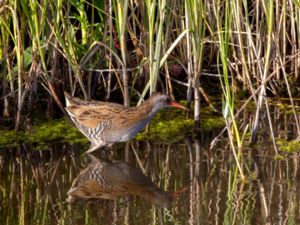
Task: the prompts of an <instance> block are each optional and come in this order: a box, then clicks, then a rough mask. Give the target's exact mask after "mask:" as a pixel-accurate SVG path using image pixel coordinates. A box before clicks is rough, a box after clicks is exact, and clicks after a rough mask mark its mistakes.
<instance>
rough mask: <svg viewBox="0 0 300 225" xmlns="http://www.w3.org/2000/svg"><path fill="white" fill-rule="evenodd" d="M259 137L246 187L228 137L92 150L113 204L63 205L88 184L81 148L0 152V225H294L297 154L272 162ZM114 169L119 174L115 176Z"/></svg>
mask: <svg viewBox="0 0 300 225" xmlns="http://www.w3.org/2000/svg"><path fill="white" fill-rule="evenodd" d="M273 119H274V121H273V122H276V121H275V120H278V121H282V123H280V124H276V127H277V129H274V130H275V133H276V135H277V136H279V135H281V136H284V137H286V136H291V131H293V129H294V128H293V124H290V123H286V121H289V120H288V119H287V118H286V119H283V118H282V117H280V116H279V117H275V116H274V118H273ZM285 123H286V124H285ZM266 134H268V131H265V133H262V134H260V138H259V141H260V142H259V143H258V145H257V146H256V147H252V148H250V147H248V148H245V149H243V165H242V166H243V168H244V172H245V174H247V175H248V176H247V179H246V180H245V181H242V180H240V179H239V178H238V177H237V178H235V174H236V164H235V161H234V158H233V155H232V152H231V150H230V148H229V144H228V143H229V142H228V140H227V139H223V140H221V141H220V142H219V143H218V144H217V145H216V146H215V147H214V148H213V149H210V148H209V144H210V141H211V138H210V137H214V136H215V134H203V135H202V137H201V140H194V139H192V138H187V139H186V140H182V142H181V143H178V144H172V145H171V144H167V143H150V142H140V143H134V142H133V143H132V144H131V145H129V144H128V145H127V146H124V145H115V147H114V148H115V149H114V151H113V154H108V153H101V152H100V151H98V152H96V153H95V154H94V156H95V157H97V158H99V159H100V160H103V162H104V161H105V160H104V158H105V159H106V160H108V162H110V161H109V160H112V162H110V164H109V165H110V167H109V168H108V167H107V168H108V169H106V170H105V171H106V172H105V173H106V175H107V174H108V177H110V179H111V180H110V181H109V183H110V184H113V185H114V187H117V189H116V188H114V187H111V186H112V185H111V186H109V185H107V187H106V190H104V191H106V192H107V195H106V198H111V197H115V199H114V200H110V199H100V200H93V201H88V202H85V201H83V199H79V200H78V199H77V201H75V202H74V203H70V202H68V201H67V199H68V198H69V199H70V196H68V192H69V191H70V189H71V187H72V185H73V187H74V185H75V186H76V185H77V186H78V185H80V182H86V181H88V182H90V180H89V179H90V178H93V176H91V177H88V176H85V177H83V178H82V177H80V176H83V174H82V173H81V175H80V171H82V170H83V169H85V168H87V167H88V166H91V164H90V162H91V159H90V157H88V156H86V155H84V154H82V153H83V152H84V150H86V149H85V148H87V147H82V146H76V145H67V144H66V145H63V144H51V145H49V149H48V150H46V151H31V150H30V148H29V147H28V146H22V145H21V146H19V148H17V149H2V150H1V152H0V202H1V204H0V224H45V225H46V224H51V225H52V224H72V225H75V224H143V225H144V224H239V225H240V224H300V208H299V203H300V187H299V184H300V183H299V182H300V177H299V176H300V174H299V154H298V153H291V154H287V155H286V157H284V158H283V159H282V160H275V159H274V155H275V153H274V148H273V145H272V142H270V140H269V138H266V137H265V136H268V135H266ZM101 162H102V161H101ZM105 162H106V161H105ZM118 162H120V163H121V164H120V166H116V164H118ZM101 165H102V166H103V164H101ZM92 168H93V167H92ZM120 168H125V169H124V171H125V174H122V176H120V177H118V175H117V174H118V173H122V171H123V170H122V169H120ZM126 168H127V169H126ZM128 168H129V169H128ZM126 171H130V172H128V173H127V172H126ZM142 172H144V174H145V175H146V177H143V175H141V174H142ZM93 173H94V175H95V174H96V172H95V171H94V172H93ZM99 173H100V172H99ZM95 176H96V175H95ZM95 176H94V177H95ZM111 177H115V178H114V179H113V178H111ZM128 177H129V178H128ZM74 179H77V183H76V182H74ZM79 180H80V182H79ZM73 182H74V183H73ZM118 182H119V183H118ZM152 182H153V183H152ZM154 185H155V186H154ZM88 187H90V186H88ZM118 188H119V189H118ZM158 188H160V189H158ZM109 190H111V192H113V193H111V192H109ZM83 193H84V194H85V195H87V194H88V191H83ZM92 193H94V192H92ZM153 193H154V194H153ZM157 193H158V194H157ZM160 194H161V195H160ZM81 196H83V195H81ZM107 196H108V197H107ZM169 197H170V198H171V199H172V200H170V199H169Z"/></svg>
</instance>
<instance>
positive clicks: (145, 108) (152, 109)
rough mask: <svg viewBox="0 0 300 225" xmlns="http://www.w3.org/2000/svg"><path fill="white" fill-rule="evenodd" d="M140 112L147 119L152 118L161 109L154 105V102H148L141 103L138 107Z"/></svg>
mask: <svg viewBox="0 0 300 225" xmlns="http://www.w3.org/2000/svg"><path fill="white" fill-rule="evenodd" d="M139 107H140V112H141V113H142V114H145V115H147V117H150V118H152V117H153V116H155V114H156V113H157V112H158V111H159V110H160V109H161V107H160V105H158V104H155V102H153V101H151V100H149V101H145V102H144V103H142V104H141V105H140V106H139Z"/></svg>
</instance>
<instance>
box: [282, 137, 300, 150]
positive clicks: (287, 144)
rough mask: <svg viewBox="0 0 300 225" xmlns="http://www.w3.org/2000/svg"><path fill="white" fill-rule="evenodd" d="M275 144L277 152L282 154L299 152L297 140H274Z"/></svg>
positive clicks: (299, 145) (299, 144)
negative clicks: (279, 151) (277, 148)
mask: <svg viewBox="0 0 300 225" xmlns="http://www.w3.org/2000/svg"><path fill="white" fill-rule="evenodd" d="M276 144H278V146H279V150H281V151H283V152H286V153H293V152H300V142H299V141H298V140H292V141H287V140H283V139H276Z"/></svg>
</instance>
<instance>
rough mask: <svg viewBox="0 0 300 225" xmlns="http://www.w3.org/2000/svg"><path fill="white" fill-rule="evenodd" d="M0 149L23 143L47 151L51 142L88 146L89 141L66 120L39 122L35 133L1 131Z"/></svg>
mask: <svg viewBox="0 0 300 225" xmlns="http://www.w3.org/2000/svg"><path fill="white" fill-rule="evenodd" d="M0 136H1V138H0V147H16V146H18V145H19V144H21V143H25V144H30V145H32V146H34V148H35V149H39V150H42V149H45V148H47V144H48V143H51V142H62V143H63V142H69V143H82V144H86V143H88V142H89V141H88V140H87V139H86V138H85V137H84V136H83V135H82V134H81V133H80V132H79V131H78V130H77V129H76V128H75V127H74V126H73V125H72V124H70V123H68V122H67V120H66V119H59V120H51V121H48V122H43V123H41V122H39V123H37V124H34V125H33V132H31V133H30V132H28V131H19V132H16V131H14V130H11V131H7V130H0Z"/></svg>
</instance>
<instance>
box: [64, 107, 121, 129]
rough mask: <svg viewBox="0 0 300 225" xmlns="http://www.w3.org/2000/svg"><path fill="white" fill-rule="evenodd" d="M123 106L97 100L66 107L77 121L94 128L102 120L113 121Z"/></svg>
mask: <svg viewBox="0 0 300 225" xmlns="http://www.w3.org/2000/svg"><path fill="white" fill-rule="evenodd" d="M124 108H126V107H125V106H122V105H119V104H114V103H104V102H98V103H97V104H96V103H95V104H90V105H70V106H68V107H67V108H66V109H67V111H68V112H69V114H70V116H72V117H73V118H74V119H75V120H76V121H77V122H78V123H80V124H82V125H84V126H85V127H87V128H95V127H97V126H98V125H99V124H100V123H102V122H108V121H113V120H114V119H115V117H118V115H119V114H120V113H122V110H124Z"/></svg>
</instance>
